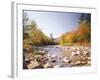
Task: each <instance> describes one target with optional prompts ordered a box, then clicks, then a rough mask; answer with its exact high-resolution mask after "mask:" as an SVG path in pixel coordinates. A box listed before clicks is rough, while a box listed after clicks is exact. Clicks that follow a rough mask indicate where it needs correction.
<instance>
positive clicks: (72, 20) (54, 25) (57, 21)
mask: <svg viewBox="0 0 100 80" xmlns="http://www.w3.org/2000/svg"><path fill="white" fill-rule="evenodd" d="M24 12H25V13H27V15H28V17H29V19H31V20H34V21H35V22H36V24H37V25H38V28H39V29H41V30H42V31H43V32H44V33H45V35H47V36H48V37H50V34H51V33H52V34H53V38H57V37H60V36H61V34H64V33H66V32H69V31H74V30H76V29H77V27H78V26H79V18H80V16H81V14H82V13H73V12H51V11H48V12H47V11H29V10H27V11H26V10H25V11H24Z"/></svg>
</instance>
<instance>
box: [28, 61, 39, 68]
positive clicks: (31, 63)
mask: <svg viewBox="0 0 100 80" xmlns="http://www.w3.org/2000/svg"><path fill="white" fill-rule="evenodd" d="M38 66H39V63H38V62H36V61H31V62H30V64H28V65H27V67H28V69H33V68H36V67H38Z"/></svg>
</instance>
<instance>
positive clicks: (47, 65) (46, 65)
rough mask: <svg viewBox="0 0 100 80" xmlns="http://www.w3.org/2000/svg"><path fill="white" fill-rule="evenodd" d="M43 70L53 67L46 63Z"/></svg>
mask: <svg viewBox="0 0 100 80" xmlns="http://www.w3.org/2000/svg"><path fill="white" fill-rule="evenodd" d="M43 67H44V68H53V65H51V64H50V63H46V64H44V65H43Z"/></svg>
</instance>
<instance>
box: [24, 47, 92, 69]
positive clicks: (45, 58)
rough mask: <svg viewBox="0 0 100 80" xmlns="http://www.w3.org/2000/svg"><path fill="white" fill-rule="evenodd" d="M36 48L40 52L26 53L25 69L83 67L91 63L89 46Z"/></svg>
mask: <svg viewBox="0 0 100 80" xmlns="http://www.w3.org/2000/svg"><path fill="white" fill-rule="evenodd" d="M33 48H36V49H37V51H38V53H39V54H35V55H34V53H28V54H27V55H25V61H24V64H26V65H24V66H26V68H25V69H39V68H61V67H75V66H76V67H82V66H90V65H91V48H90V47H89V46H60V45H54V46H52V45H48V46H43V47H33Z"/></svg>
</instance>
